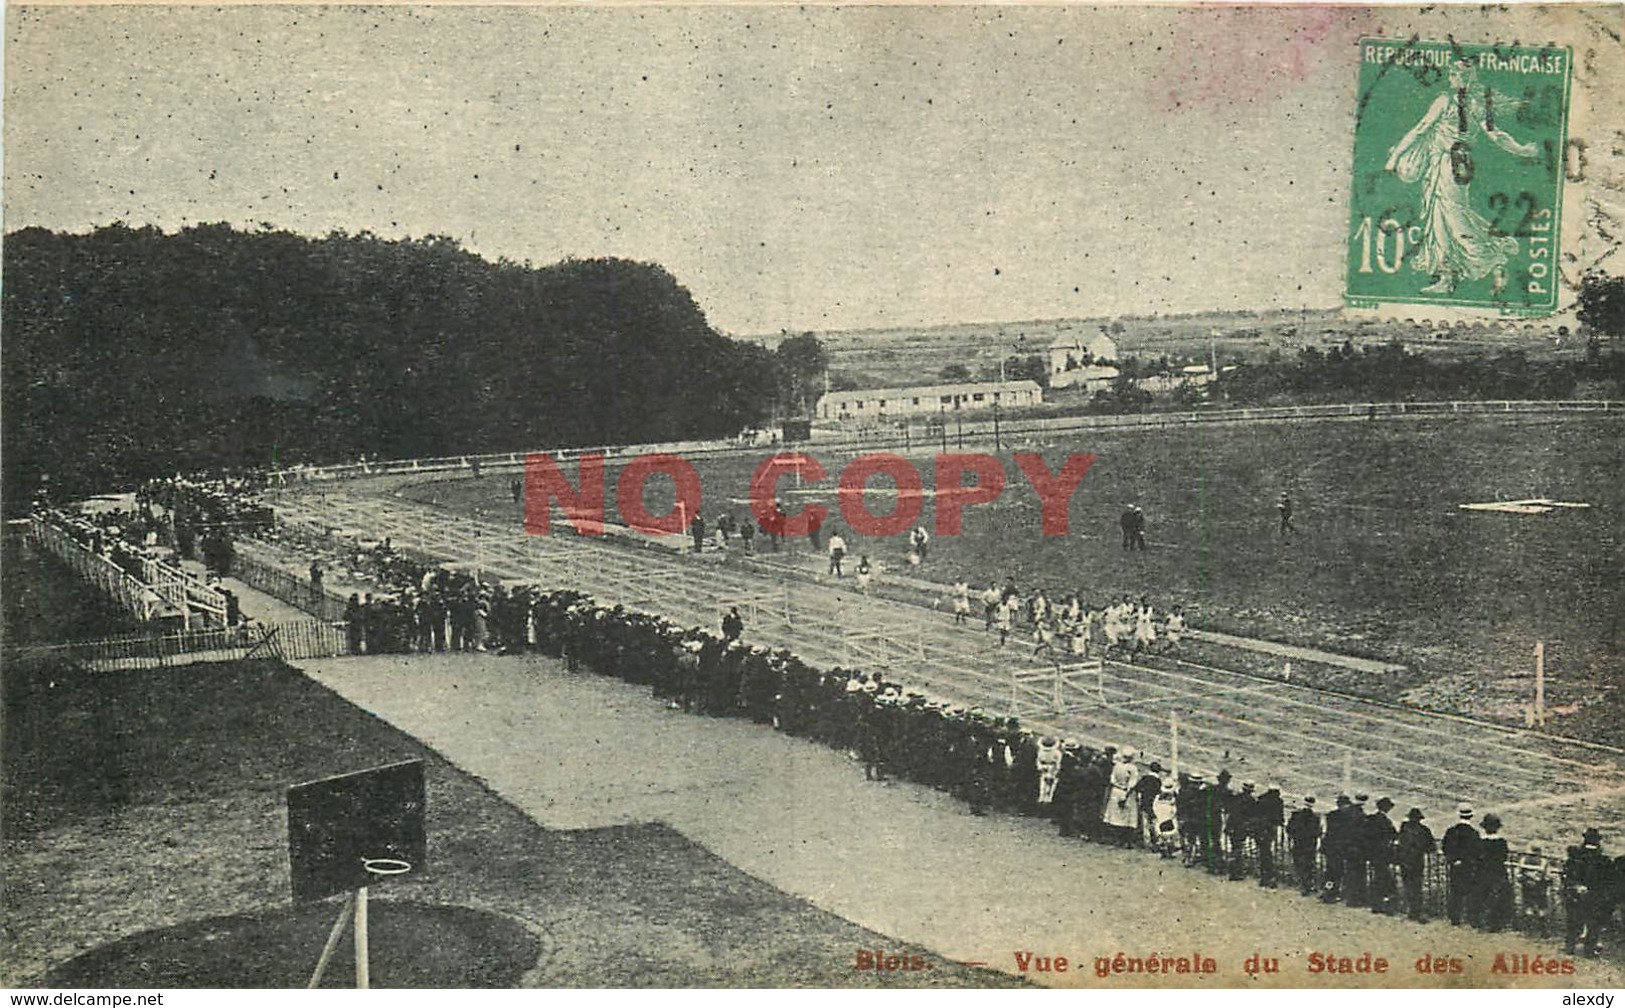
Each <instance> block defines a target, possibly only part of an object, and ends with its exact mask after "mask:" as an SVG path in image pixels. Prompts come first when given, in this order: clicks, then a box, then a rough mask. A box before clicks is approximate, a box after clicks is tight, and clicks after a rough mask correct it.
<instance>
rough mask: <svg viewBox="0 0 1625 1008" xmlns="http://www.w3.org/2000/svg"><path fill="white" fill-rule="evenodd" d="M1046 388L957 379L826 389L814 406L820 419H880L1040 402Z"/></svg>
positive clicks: (1009, 382)
mask: <svg viewBox="0 0 1625 1008" xmlns="http://www.w3.org/2000/svg"><path fill="white" fill-rule="evenodd" d="M1043 401H1044V390H1043V389H1042V388H1039V386H1038V383H1037V382H1035V381H1026V380H1022V381H1006V382H996V381H994V382H955V383H953V384H945V385H913V386H908V387H904V388H877V389H850V390H848V391H845V392H826V393H824V394H823V395H822V396H819V397H818V405H817V406H816V407H815V410H816V412H817V415H818V419H820V420H879V419H887V418H894V419H901V418H903V417H914V416H930V415H934V414H937V413H941V412H950V413H951V412H953V411H954V410H961V411H964V410H991V409H992V408H993V405H994V404H995V403H997V404H998V405H999V406H1000V407H1001V408H1004V409H1018V408H1021V407H1025V406H1037V405H1040V404H1041V403H1043Z"/></svg>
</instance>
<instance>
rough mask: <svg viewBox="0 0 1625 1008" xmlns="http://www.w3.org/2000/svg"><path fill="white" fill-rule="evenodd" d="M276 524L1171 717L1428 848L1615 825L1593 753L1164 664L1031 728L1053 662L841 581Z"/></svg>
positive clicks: (1167, 728) (491, 534) (1208, 768)
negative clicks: (1420, 836)
mask: <svg viewBox="0 0 1625 1008" xmlns="http://www.w3.org/2000/svg"><path fill="white" fill-rule="evenodd" d="M278 510H279V512H280V513H281V514H282V515H283V516H284V517H285V518H287V519H288V520H291V521H306V522H310V523H312V524H316V525H320V526H325V527H342V528H348V529H357V530H366V532H367V533H368V534H369V535H372V536H375V537H379V538H382V537H384V536H389V537H390V538H391V539H392V541H393V542H394V544H395V545H397V546H400V547H409V548H416V549H419V550H422V551H424V552H426V553H429V554H431V555H434V556H438V557H442V558H444V559H446V560H449V561H452V562H454V563H458V564H460V565H464V566H474V565H478V566H479V567H481V568H482V569H483V570H484V571H487V572H490V573H492V574H495V575H497V576H500V577H503V578H512V579H517V580H522V581H527V582H533V583H536V584H539V585H542V586H544V587H550V586H560V587H569V588H573V589H578V590H581V591H585V592H588V593H589V594H591V595H592V596H593V597H594V598H595V599H597V600H598V601H599V602H602V603H606V604H616V603H619V604H623V605H626V606H628V607H629V608H638V609H642V610H645V611H649V612H657V613H660V614H663V615H665V616H668V617H670V618H672V619H675V620H677V621H679V622H682V623H686V624H690V625H699V626H705V627H713V626H714V625H715V624H716V623H717V622H718V619H719V618H720V615H721V612H722V611H723V610H725V608H726V607H727V606H728V605H730V604H736V605H739V606H740V608H741V611H742V612H743V613H744V614H745V616H746V621H747V625H748V627H749V629H748V630H747V639H748V640H750V641H751V642H752V643H760V644H765V645H768V646H773V647H778V646H783V647H789V648H791V649H792V650H794V651H795V652H796V653H797V654H798V655H800V656H801V657H803V658H804V659H806V660H808V661H810V662H813V663H814V664H821V665H826V666H828V665H846V666H853V665H856V666H858V667H862V668H868V669H875V668H884V669H885V670H886V671H887V673H888V678H890V679H892V680H894V681H897V682H900V683H902V684H904V685H905V686H906V687H909V688H913V689H920V690H923V691H927V692H930V693H931V694H933V695H936V696H941V697H944V698H949V699H953V700H955V701H957V702H961V703H965V704H969V705H980V706H982V707H983V708H985V709H986V710H988V711H990V712H996V713H1007V712H1010V711H1012V710H1015V711H1016V712H1017V713H1021V714H1023V715H1025V716H1024V717H1023V723H1024V724H1027V725H1028V726H1030V727H1036V728H1042V729H1044V730H1049V731H1054V732H1056V733H1058V734H1062V735H1067V736H1072V737H1076V738H1079V739H1082V740H1084V741H1086V742H1089V743H1092V744H1095V745H1104V744H1114V745H1119V746H1121V745H1134V746H1137V747H1138V748H1140V749H1141V750H1142V752H1145V753H1147V754H1148V755H1149V756H1152V757H1156V758H1160V759H1161V760H1162V761H1163V762H1164V763H1165V764H1166V763H1168V762H1169V760H1170V758H1171V756H1172V753H1171V751H1170V750H1171V748H1172V721H1173V718H1174V717H1175V716H1177V719H1178V740H1179V766H1180V767H1181V768H1186V767H1189V768H1194V769H1197V770H1201V771H1204V772H1207V773H1209V774H1211V773H1213V772H1216V771H1217V770H1218V769H1220V768H1221V767H1228V768H1229V769H1230V771H1231V773H1233V774H1234V775H1235V776H1236V778H1237V779H1238V780H1246V779H1252V780H1256V781H1258V782H1259V784H1260V785H1261V787H1260V790H1262V785H1264V784H1265V783H1278V784H1280V785H1281V786H1282V793H1283V794H1284V795H1285V796H1286V798H1287V800H1288V804H1289V807H1290V806H1291V805H1292V804H1293V803H1295V802H1296V801H1297V799H1298V798H1299V797H1301V796H1302V795H1304V794H1315V795H1317V796H1318V798H1319V804H1320V807H1321V808H1322V809H1326V808H1328V807H1329V806H1330V798H1331V797H1332V796H1333V795H1335V794H1336V793H1337V792H1338V791H1340V790H1343V789H1344V787H1345V785H1346V786H1347V787H1348V788H1349V789H1351V790H1359V791H1368V792H1369V793H1370V794H1371V797H1372V799H1375V798H1377V797H1379V796H1380V795H1384V794H1386V795H1388V796H1390V797H1392V798H1393V799H1394V801H1395V802H1396V804H1397V806H1398V808H1397V809H1396V811H1395V813H1394V815H1395V818H1396V819H1397V818H1399V817H1401V816H1403V814H1404V811H1405V810H1406V809H1407V808H1409V807H1410V806H1411V805H1416V806H1419V807H1421V808H1422V809H1423V810H1424V811H1425V812H1426V813H1427V815H1428V821H1429V823H1431V824H1432V825H1433V827H1434V831H1435V833H1436V834H1437V833H1442V832H1443V830H1444V828H1445V827H1446V826H1448V825H1449V824H1450V823H1451V822H1452V821H1453V820H1454V819H1455V814H1454V810H1455V808H1456V806H1457V805H1458V804H1459V803H1461V802H1464V801H1465V802H1468V803H1471V804H1472V805H1473V806H1474V807H1475V809H1477V810H1478V811H1479V812H1480V813H1484V812H1491V811H1494V812H1499V813H1501V814H1502V817H1503V818H1504V819H1505V820H1506V828H1505V834H1506V835H1507V836H1508V838H1509V840H1510V841H1511V842H1512V845H1513V847H1514V849H1518V848H1521V847H1526V846H1528V845H1530V844H1540V845H1542V846H1543V848H1544V849H1545V850H1546V851H1547V852H1548V853H1551V854H1556V855H1558V856H1561V851H1562V850H1563V847H1564V845H1566V844H1568V843H1573V842H1575V838H1576V837H1577V836H1578V834H1579V832H1580V830H1581V829H1583V828H1584V827H1585V826H1589V825H1598V826H1600V827H1602V829H1603V831H1604V833H1605V835H1609V836H1615V837H1617V836H1619V835H1620V829H1621V827H1622V826H1625V765H1622V763H1621V761H1620V759H1619V758H1618V757H1617V755H1616V754H1615V753H1614V751H1612V750H1608V749H1605V748H1603V747H1595V746H1589V745H1586V744H1583V743H1578V742H1570V741H1565V740H1560V739H1555V738H1551V737H1549V736H1544V735H1540V734H1537V733H1532V732H1525V731H1521V730H1516V729H1510V728H1504V727H1499V726H1495V725H1490V724H1486V723H1483V722H1478V721H1472V720H1468V719H1461V718H1453V717H1449V716H1446V715H1439V714H1432V713H1427V712H1422V711H1417V710H1412V709H1408V708H1400V707H1395V706H1387V705H1383V704H1378V703H1372V702H1368V701H1363V700H1360V699H1356V698H1352V697H1347V696H1342V695H1339V694H1333V693H1327V692H1323V691H1319V690H1315V689H1310V688H1306V687H1302V686H1297V685H1294V684H1290V683H1283V682H1277V681H1273V680H1264V679H1259V678H1255V677H1252V676H1247V675H1243V674H1239V673H1236V672H1233V671H1229V670H1226V669H1222V668H1216V667H1213V666H1209V665H1201V664H1197V663H1193V662H1188V661H1182V660H1177V659H1167V658H1157V659H1152V660H1149V661H1142V662H1140V663H1137V664H1133V665H1130V664H1126V663H1122V662H1116V661H1108V662H1106V663H1105V665H1104V667H1103V668H1102V669H1101V670H1100V671H1099V672H1098V673H1096V672H1093V671H1090V672H1088V673H1087V674H1083V675H1080V676H1078V677H1076V678H1075V679H1074V681H1073V682H1072V683H1071V685H1069V686H1068V688H1067V690H1066V696H1065V700H1066V704H1065V707H1066V712H1065V713H1061V714H1056V713H1053V711H1050V710H1045V711H1044V712H1042V713H1036V714H1035V713H1034V711H1033V709H1032V704H1030V703H1023V704H1022V706H1021V707H1019V708H1013V706H1012V704H1013V701H1014V699H1015V698H1014V696H1013V694H1012V678H1013V673H1016V672H1018V671H1019V672H1025V673H1042V672H1043V671H1044V670H1046V669H1049V668H1051V667H1052V666H1051V665H1050V664H1049V663H1048V662H1045V661H1035V660H1034V659H1033V658H1032V656H1031V653H1030V650H1029V649H1028V648H1027V647H1024V646H1018V645H1017V643H1016V638H1015V637H1012V639H1011V643H1010V645H1009V646H1008V647H1005V648H999V647H997V646H996V644H997V638H996V637H995V636H993V635H990V634H986V633H984V632H983V631H982V629H981V623H980V620H973V621H972V623H971V624H970V625H969V626H968V627H955V626H954V625H953V621H952V619H951V618H950V616H949V615H948V614H947V613H945V612H942V611H937V610H932V609H927V608H924V607H922V606H917V605H910V604H907V603H903V602H895V601H890V600H886V599H879V598H869V597H864V596H863V595H861V594H858V593H857V592H856V591H855V588H854V586H853V585H852V583H851V581H850V579H848V580H845V581H836V580H834V579H829V580H810V579H807V578H805V577H798V576H792V575H790V574H789V573H788V572H785V571H783V570H782V569H775V568H769V567H767V566H766V565H758V564H753V563H751V562H749V561H748V560H747V559H746V558H743V557H729V558H728V559H727V561H726V562H724V561H722V560H721V559H720V558H715V557H710V556H706V557H693V556H688V555H678V554H672V553H669V552H667V551H665V550H660V549H648V550H636V549H629V548H625V547H618V546H615V545H611V544H606V543H601V542H595V541H590V540H585V539H577V538H576V537H574V536H562V537H542V536H526V535H524V534H523V532H522V531H521V530H520V529H519V528H517V527H515V526H514V525H512V524H502V523H499V522H497V521H492V520H482V521H476V520H474V519H471V518H468V517H466V516H461V515H455V514H451V513H448V512H446V511H443V510H440V509H437V508H434V507H431V506H429V505H425V504H418V503H414V502H409V501H405V500H402V499H400V498H398V497H381V496H373V495H369V494H368V492H367V486H366V484H357V483H350V484H345V485H343V486H342V487H335V486H332V485H329V486H328V487H326V488H324V489H323V491H322V492H321V493H320V494H315V493H311V494H298V495H293V494H290V495H287V496H286V499H284V500H283V501H281V502H279V503H278ZM1049 681H1050V682H1052V681H1053V678H1051V680H1049ZM1044 685H1045V688H1048V686H1047V684H1044Z"/></svg>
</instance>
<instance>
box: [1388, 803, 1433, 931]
mask: <svg viewBox="0 0 1625 1008" xmlns="http://www.w3.org/2000/svg"><path fill="white" fill-rule="evenodd" d="M1424 818H1426V817H1425V816H1423V815H1422V810H1421V809H1419V808H1413V809H1411V810H1410V811H1409V812H1407V813H1405V821H1404V822H1402V823H1400V824H1399V837H1398V839H1396V840H1395V841H1394V862H1395V863H1396V864H1397V865H1398V866H1399V883H1400V888H1401V890H1402V895H1403V896H1404V902H1405V916H1407V917H1409V918H1410V919H1411V920H1413V921H1417V922H1420V923H1426V922H1427V914H1426V911H1425V909H1424V907H1423V904H1422V873H1423V871H1424V870H1425V868H1426V865H1427V857H1428V855H1429V854H1432V853H1433V852H1434V851H1435V850H1436V849H1437V848H1438V844H1437V843H1436V842H1435V841H1434V839H1433V831H1432V830H1430V829H1428V828H1427V827H1426V826H1424V825H1422V820H1423V819H1424Z"/></svg>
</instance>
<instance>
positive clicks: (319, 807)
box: [288, 760, 428, 900]
mask: <svg viewBox="0 0 1625 1008" xmlns="http://www.w3.org/2000/svg"><path fill="white" fill-rule="evenodd" d="M423 803H424V792H423V761H422V760H411V761H409V762H405V763H392V764H390V765H388V766H381V767H374V768H372V769H371V770H362V771H359V772H357V773H351V774H344V775H342V776H339V777H328V778H325V779H323V780H315V781H308V782H306V783H304V784H295V785H294V786H293V787H290V788H288V862H289V866H290V867H291V868H292V882H293V898H294V899H296V900H318V899H322V898H323V897H326V896H332V895H334V894H335V893H342V892H350V891H351V890H354V889H359V888H361V887H362V886H368V885H377V884H378V883H380V882H384V881H387V880H388V879H391V878H401V877H404V876H406V875H415V874H419V873H421V872H422V871H423V870H424V868H425V866H426V864H427V853H428V843H427V841H426V840H425V836H424V818H423Z"/></svg>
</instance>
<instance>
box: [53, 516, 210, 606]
mask: <svg viewBox="0 0 1625 1008" xmlns="http://www.w3.org/2000/svg"><path fill="white" fill-rule="evenodd" d="M31 534H32V536H33V539H34V542H35V543H37V544H38V545H39V546H40V547H41V548H42V549H44V550H45V551H46V552H48V553H50V554H51V555H52V556H54V557H56V558H57V559H58V560H60V561H62V562H63V563H64V564H66V565H67V567H68V569H69V570H71V571H73V572H74V573H75V574H76V575H78V576H79V578H80V579H81V580H83V581H86V582H88V583H89V584H91V585H92V586H93V587H95V588H96V589H97V590H99V591H100V592H101V593H102V594H104V595H106V596H107V597H108V598H110V599H112V600H113V601H114V602H115V603H117V604H118V605H119V607H121V608H122V609H124V610H125V611H126V612H129V613H132V614H133V615H135V616H136V617H138V618H139V619H142V620H152V619H155V618H157V617H158V616H160V615H162V614H163V613H162V603H165V602H167V603H169V605H170V606H172V607H173V608H174V610H175V611H176V612H177V613H178V614H179V615H180V616H181V619H182V625H184V626H186V627H191V626H192V621H193V618H194V614H195V613H199V612H201V613H203V614H205V615H207V616H209V617H211V618H212V622H213V623H215V624H216V625H219V626H224V625H225V622H226V602H225V597H224V596H222V595H221V594H220V592H218V591H216V590H215V589H214V587H213V586H211V585H209V584H208V583H207V582H205V581H204V580H203V579H202V578H200V577H198V576H197V575H196V574H193V573H191V572H189V571H187V570H185V569H183V568H181V567H177V566H175V565H173V564H167V563H164V562H163V561H161V560H158V559H155V558H153V557H143V558H142V559H141V576H140V577H137V576H136V575H134V574H132V573H130V572H129V571H127V570H125V569H124V568H122V567H120V566H119V565H118V564H117V563H115V562H114V561H113V559H112V557H109V556H106V555H104V554H102V553H98V552H96V551H95V550H93V549H91V548H90V547H88V546H86V545H84V544H83V543H81V542H79V541H78V540H77V539H75V538H73V537H72V536H70V535H68V533H66V532H64V531H63V530H62V529H60V528H58V527H56V526H55V525H54V524H52V523H51V522H50V521H48V520H46V519H45V518H43V517H40V516H35V517H34V519H33V522H32V532H31Z"/></svg>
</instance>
